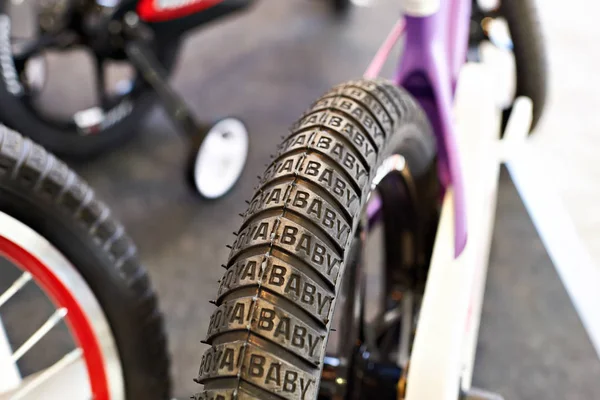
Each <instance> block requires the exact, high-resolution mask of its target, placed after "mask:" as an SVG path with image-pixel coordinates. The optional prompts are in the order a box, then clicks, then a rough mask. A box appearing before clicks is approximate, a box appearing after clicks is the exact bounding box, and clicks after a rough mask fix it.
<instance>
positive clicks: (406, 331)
mask: <svg viewBox="0 0 600 400" xmlns="http://www.w3.org/2000/svg"><path fill="white" fill-rule="evenodd" d="M413 296H414V295H413V293H412V292H411V291H407V292H405V293H404V298H403V299H402V325H401V329H402V332H401V333H400V343H399V349H398V365H399V366H401V367H403V368H404V367H406V365H408V360H409V359H410V344H411V343H412V329H413V308H414V300H413Z"/></svg>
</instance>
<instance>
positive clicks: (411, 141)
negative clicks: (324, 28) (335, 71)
mask: <svg viewBox="0 0 600 400" xmlns="http://www.w3.org/2000/svg"><path fill="white" fill-rule="evenodd" d="M391 154H400V155H402V156H404V158H405V160H406V163H407V166H408V168H409V170H410V173H411V175H412V176H413V177H416V178H419V177H420V176H423V175H425V174H429V173H430V172H431V170H432V168H435V167H434V166H435V163H434V162H433V161H434V158H435V139H434V137H433V135H432V134H431V128H430V126H429V124H428V122H427V120H426V118H425V116H424V113H423V112H422V110H421V109H420V108H419V106H418V105H417V103H416V102H415V101H414V100H413V99H412V98H411V97H410V95H409V94H407V93H406V92H405V91H403V90H402V89H399V88H397V87H395V86H394V85H393V84H392V83H389V82H387V81H382V80H376V81H370V80H359V81H353V82H349V83H346V84H343V85H340V86H337V87H335V88H334V89H332V90H331V91H329V92H328V93H327V94H325V95H324V96H323V97H321V98H320V99H319V100H318V101H317V102H316V103H314V105H313V106H312V108H311V109H310V110H309V111H308V112H307V113H306V114H305V115H304V116H303V117H302V118H301V119H300V120H299V121H298V122H297V123H296V124H295V125H294V126H293V129H292V133H291V134H290V136H289V137H288V138H287V139H286V140H285V141H284V142H283V144H282V145H281V146H280V147H279V151H278V153H277V154H276V157H275V160H274V161H273V162H272V163H271V164H270V165H269V167H268V168H267V170H266V172H265V173H264V175H263V177H262V179H261V180H260V183H259V189H258V191H257V192H256V194H255V195H254V197H253V199H252V201H251V202H250V206H249V208H248V210H247V211H246V213H245V214H244V222H243V224H242V226H241V228H240V230H239V233H238V235H237V239H236V240H235V242H234V244H233V246H232V250H231V253H230V256H229V260H228V262H227V265H226V267H227V272H226V273H225V276H224V277H223V279H221V281H220V284H219V288H218V294H217V299H216V304H217V306H218V308H217V309H216V310H215V311H214V312H213V315H212V317H211V319H210V325H209V328H208V334H207V342H208V343H209V344H210V345H211V347H210V348H209V349H208V350H207V351H206V352H205V354H204V356H203V358H202V362H201V364H200V369H199V375H198V379H197V381H198V382H199V383H202V384H204V391H203V392H202V393H201V394H199V395H197V397H198V398H200V399H214V398H227V399H228V398H238V399H250V398H255V399H275V398H285V399H303V400H309V399H315V398H316V396H317V389H318V386H319V381H320V373H321V366H322V365H323V364H322V363H323V357H324V350H325V343H326V342H327V338H328V333H329V328H330V324H331V319H332V318H331V316H332V312H333V309H334V302H335V298H336V295H337V293H338V290H339V287H340V285H341V282H342V279H341V275H342V274H343V273H344V268H345V266H346V264H347V263H348V262H349V259H350V249H351V247H352V243H353V239H354V238H355V231H356V229H357V226H358V222H359V219H360V216H361V214H362V210H363V207H364V205H365V203H366V199H367V196H368V193H369V192H370V191H371V183H372V181H373V177H374V174H375V172H376V171H377V168H378V166H379V165H380V164H381V162H382V161H383V160H384V159H386V158H387V157H388V156H389V155H391ZM236 392H237V397H235V396H234V395H233V393H236ZM219 396H222V397H219Z"/></svg>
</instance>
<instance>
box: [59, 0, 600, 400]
mask: <svg viewBox="0 0 600 400" xmlns="http://www.w3.org/2000/svg"><path fill="white" fill-rule="evenodd" d="M572 2H574V3H580V5H583V0H573V1H572ZM377 3H378V4H377V7H375V8H367V9H357V10H355V11H356V12H354V13H353V14H352V15H351V16H350V18H349V19H348V20H347V21H344V22H336V21H334V20H332V18H331V15H330V14H328V12H327V10H326V7H325V4H323V2H322V1H317V0H286V1H281V0H262V1H260V2H258V5H257V7H256V8H255V9H254V10H252V11H251V12H250V13H248V14H246V15H243V16H240V17H238V18H235V19H232V20H227V21H225V22H223V23H220V24H218V25H215V26H213V27H210V28H207V29H206V30H205V31H203V32H201V33H198V34H194V35H192V36H190V38H189V39H188V40H187V42H186V45H185V48H184V51H183V54H182V56H181V59H180V62H179V67H178V69H177V72H176V74H175V76H174V78H173V83H174V85H175V87H176V89H178V90H179V91H180V93H182V94H183V96H184V97H185V98H186V99H187V100H188V102H189V104H190V105H191V107H192V108H193V109H194V110H195V111H196V112H197V114H198V115H199V116H200V117H203V118H208V119H214V118H217V117H219V116H223V115H227V114H233V115H237V116H240V117H242V118H243V119H244V120H245V121H246V122H247V124H248V126H249V128H250V131H251V135H252V136H251V137H252V141H251V153H250V159H249V165H248V168H247V170H246V171H245V172H244V175H243V177H242V180H241V181H240V182H239V184H238V185H237V186H236V187H235V189H234V190H233V191H232V192H231V193H230V194H229V195H228V196H226V197H225V198H223V199H220V200H218V201H214V202H207V201H202V200H200V199H199V198H198V197H196V196H195V194H194V193H193V192H192V191H191V190H190V189H189V188H188V187H187V185H186V183H185V179H184V174H183V171H184V169H183V168H184V160H185V157H184V155H185V154H186V147H185V143H184V142H183V141H182V140H179V139H178V138H177V136H176V134H175V132H174V130H173V128H172V127H171V125H170V124H169V123H168V122H167V121H166V119H165V117H164V114H163V112H162V111H161V110H160V109H158V108H157V109H156V110H155V112H153V113H152V115H150V116H149V118H148V119H147V120H146V121H144V123H143V127H142V129H141V130H142V131H143V135H140V136H139V137H138V138H137V139H136V140H134V141H133V142H131V143H130V144H128V145H126V146H124V147H123V148H121V149H119V150H118V151H115V152H114V153H112V154H108V155H106V156H105V157H103V158H101V159H98V160H95V161H93V162H91V163H89V164H87V165H84V166H78V167H77V170H78V171H79V172H80V173H81V174H82V175H83V176H84V177H85V178H86V179H87V180H88V181H89V183H90V184H91V185H92V186H93V187H95V188H96V191H97V192H98V194H99V195H100V196H101V197H102V198H103V199H105V200H106V201H107V202H108V203H109V204H110V205H111V207H112V209H113V211H114V212H115V214H116V215H117V216H118V217H119V218H121V219H122V221H123V222H124V224H125V226H126V227H127V228H128V231H129V233H130V234H131V235H132V236H133V238H134V240H135V241H136V243H137V244H138V247H139V250H140V254H141V258H142V260H143V262H144V263H145V265H146V266H147V268H148V269H149V270H150V273H151V276H152V278H153V280H154V283H155V286H156V288H157V290H158V292H159V294H160V299H161V303H162V308H163V310H164V311H165V315H166V321H167V326H168V330H169V337H170V346H171V352H172V354H173V378H174V382H175V393H174V394H175V395H176V396H180V397H181V398H184V397H188V396H189V395H190V394H191V393H193V392H194V391H197V389H198V387H197V385H196V384H194V383H193V382H192V378H193V377H194V376H195V375H196V372H197V368H198V365H199V361H200V358H201V355H202V352H203V351H204V349H205V346H204V345H202V344H200V340H201V339H203V337H204V335H205V333H206V329H207V322H208V318H209V315H210V312H211V311H212V306H210V305H209V304H208V300H209V299H211V298H212V297H213V296H214V294H215V292H216V287H215V283H216V281H217V279H219V278H220V277H221V274H222V269H221V268H219V265H220V264H221V263H222V262H223V261H224V260H225V259H226V256H227V253H228V252H227V249H226V248H225V244H228V243H230V242H231V241H232V240H233V236H232V234H231V232H233V231H234V230H235V229H237V228H238V225H239V223H240V218H239V217H238V215H237V214H238V213H239V212H241V211H243V210H244V209H245V204H244V200H245V199H247V198H248V197H249V196H250V195H251V194H252V188H253V186H254V184H255V183H256V175H258V174H259V173H260V172H262V170H263V169H264V163H265V162H267V160H268V156H269V155H270V154H271V153H272V152H273V150H274V149H275V146H276V144H277V142H278V141H279V137H280V136H281V135H282V134H285V133H286V132H287V128H288V127H289V126H290V124H291V123H292V122H293V121H294V120H295V119H296V118H297V117H298V116H299V115H300V114H301V113H302V112H303V111H304V109H305V108H306V107H307V106H308V105H309V104H310V103H311V102H312V101H313V100H314V99H315V98H316V97H317V96H319V95H320V94H321V93H322V92H324V91H325V90H327V88H328V87H330V86H332V85H333V84H336V83H339V82H341V81H343V80H346V79H349V78H354V77H357V76H360V74H361V73H362V72H363V70H364V68H365V66H366V64H367V62H368V60H369V59H370V57H371V56H372V55H373V54H374V52H375V50H376V48H377V46H378V45H379V43H380V41H381V40H382V39H383V37H384V36H385V35H386V34H387V29H388V28H389V27H391V25H392V24H393V22H394V20H395V16H396V14H397V12H396V10H397V1H396V0H379V1H378V2H377ZM569 4H571V3H569ZM586 6H587V3H586ZM594 7H597V6H594ZM578 10H579V8H575V7H568V8H566V9H565V8H564V7H559V6H558V5H555V4H544V9H543V14H542V16H543V19H544V22H546V25H547V28H548V29H547V30H548V31H549V41H550V42H549V43H550V46H551V50H552V51H551V61H552V67H553V77H554V78H555V79H554V80H553V81H552V99H551V103H550V107H549V112H548V114H547V115H548V117H547V118H546V119H545V120H544V121H543V123H542V126H541V127H540V129H539V132H538V133H539V135H538V136H537V137H536V139H535V140H536V142H538V143H539V146H540V148H543V149H544V150H545V151H546V152H547V153H548V154H550V155H552V156H553V157H554V159H555V160H557V161H556V162H557V163H559V165H560V166H561V167H560V168H553V169H551V170H550V171H551V172H552V173H556V174H557V177H558V178H559V179H557V181H558V182H560V184H561V185H562V186H561V187H560V188H559V189H560V190H561V194H562V195H563V196H564V198H565V200H566V202H567V206H568V207H569V210H570V211H571V212H572V214H573V216H574V218H575V222H576V224H577V227H578V229H579V230H580V232H581V233H582V234H583V237H584V240H585V242H586V243H587V244H588V245H590V246H591V247H594V244H595V243H596V240H600V239H597V237H598V235H597V234H596V232H600V216H596V214H598V213H594V212H593V211H592V210H593V209H594V207H593V205H595V204H597V200H600V191H597V190H595V188H594V189H592V187H593V185H592V184H593V183H594V180H593V178H594V177H595V176H598V175H599V174H600V169H599V168H600V166H599V164H598V163H596V162H593V161H595V158H593V157H594V153H593V151H592V150H591V149H592V148H594V144H595V143H596V142H598V141H599V140H600V139H598V135H594V134H593V133H592V126H594V125H593V124H594V122H598V121H596V119H597V118H600V117H598V116H597V115H598V114H597V113H594V112H592V111H591V110H594V111H595V110H596V109H597V107H596V106H597V104H596V103H597V99H598V97H597V96H595V97H594V94H595V93H599V91H600V80H598V78H597V77H596V76H595V75H594V72H595V70H596V69H597V67H598V61H599V60H598V55H597V54H594V53H592V52H586V51H585V48H583V47H582V46H583V44H584V43H590V42H592V41H593V39H594V38H598V39H600V37H599V36H600V28H596V27H595V26H596V25H593V24H592V20H591V18H593V17H592V13H587V12H586V13H585V15H583V13H580V12H578ZM580 14H581V15H580ZM588 15H589V16H588ZM596 15H597V14H596ZM580 18H581V19H580ZM588 19H590V21H589V24H588V23H587V21H588ZM590 36H593V37H590ZM388 67H389V66H388ZM71 68H73V71H74V72H75V71H76V70H77V68H76V67H71ZM558 77H561V79H558ZM562 77H565V78H564V79H562ZM584 79H585V80H584ZM565 149H569V151H572V152H577V153H576V154H577V156H569V155H568V154H567V152H566V150H565ZM571 154H573V153H571ZM573 176H575V177H576V178H573ZM565 177H569V179H566V180H565V179H562V180H561V179H560V178H565ZM598 215H600V214H598ZM496 224H497V226H496V231H495V240H494V243H493V247H492V254H491V266H490V271H489V279H488V284H487V296H486V300H485V303H484V314H483V319H482V330H481V336H480V342H479V349H478V356H477V365H476V370H475V377H474V383H475V384H476V385H478V386H482V387H484V388H486V389H491V390H496V391H499V392H501V393H502V394H503V395H504V396H505V397H506V399H521V400H528V399H557V400H559V399H569V400H571V399H573V400H577V399H581V400H590V399H600V362H599V361H598V359H597V357H596V355H595V353H594V350H593V348H592V346H591V344H590V342H589V339H588V338H587V336H586V334H585V331H584V330H583V328H582V325H581V323H580V321H579V319H578V317H577V314H576V313H575V311H574V309H573V306H572V305H571V303H570V301H569V298H568V296H567V295H566V293H565V291H564V289H563V287H562V285H561V283H560V280H559V279H558V276H557V275H556V273H555V270H554V268H553V265H552V263H551V261H550V260H549V258H548V256H547V255H546V253H545V251H544V248H543V246H542V244H541V242H540V241H539V239H538V238H537V235H536V233H535V229H534V227H533V226H532V224H531V223H530V222H529V219H528V217H527V214H526V212H525V210H524V208H523V206H522V204H521V202H520V200H519V198H518V195H517V193H516V191H515V190H514V187H513V186H512V184H511V182H510V178H509V177H508V175H507V174H506V173H503V174H502V177H501V185H500V197H499V200H498V214H497V222H496ZM595 247H598V246H595ZM598 248H599V249H600V247H598ZM595 251H596V252H597V254H595V259H596V260H600V252H599V251H600V250H595Z"/></svg>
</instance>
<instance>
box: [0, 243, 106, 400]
mask: <svg viewBox="0 0 600 400" xmlns="http://www.w3.org/2000/svg"><path fill="white" fill-rule="evenodd" d="M0 254H2V255H4V256H5V257H6V258H7V259H8V260H10V261H11V262H13V263H14V264H16V265H17V266H18V267H20V268H21V269H23V270H25V271H27V272H29V273H30V274H31V275H32V276H33V279H34V280H35V281H36V283H38V284H39V285H40V287H41V288H42V289H43V290H44V292H45V293H46V294H47V295H48V296H49V297H50V299H51V300H52V301H53V302H54V304H55V305H58V306H59V307H61V308H63V307H64V308H66V309H67V310H68V313H67V316H66V322H67V325H68V326H69V329H70V330H71V332H72V333H73V334H74V336H75V341H76V343H77V345H78V346H79V347H80V348H81V349H82V351H83V356H84V359H85V364H86V367H87V370H88V377H89V379H90V384H91V389H92V398H93V399H94V400H109V399H110V395H109V392H108V382H107V377H106V371H105V367H104V359H103V357H102V352H101V350H100V345H99V344H98V339H97V338H96V335H95V334H94V331H93V329H92V325H91V324H90V321H89V320H88V318H87V316H86V315H85V313H84V312H83V310H82V309H81V307H80V306H79V303H78V302H77V299H76V298H75V296H73V294H72V293H71V292H70V291H69V290H68V289H67V288H66V287H65V285H63V283H62V282H61V281H60V280H59V279H58V278H57V277H56V276H55V275H54V274H53V273H52V271H50V269H48V267H47V266H46V265H44V264H43V263H42V262H40V261H39V260H38V259H37V258H35V257H34V256H33V255H31V254H30V253H29V252H28V251H27V250H25V249H23V248H22V247H20V246H18V245H16V244H15V243H13V242H11V241H10V240H8V239H6V238H5V237H2V236H0Z"/></svg>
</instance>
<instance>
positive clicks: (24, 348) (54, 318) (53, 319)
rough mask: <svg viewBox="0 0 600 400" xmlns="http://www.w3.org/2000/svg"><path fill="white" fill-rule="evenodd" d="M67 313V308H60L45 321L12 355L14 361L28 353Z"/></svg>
mask: <svg viewBox="0 0 600 400" xmlns="http://www.w3.org/2000/svg"><path fill="white" fill-rule="evenodd" d="M65 315H67V309H66V308H59V309H58V310H56V311H55V312H54V314H52V315H51V316H50V318H48V320H46V322H44V324H43V325H42V326H41V327H40V328H39V329H38V330H37V331H35V333H34V334H33V335H31V337H30V338H29V339H27V340H26V341H25V343H23V344H22V345H21V347H19V348H18V349H17V351H15V352H14V353H13V355H12V356H11V357H10V359H11V361H12V362H17V361H18V360H19V359H20V358H21V357H23V355H24V354H25V353H27V352H28V351H29V350H30V349H31V348H32V347H33V346H35V344H36V343H37V342H39V341H40V340H41V339H42V338H43V337H44V336H46V334H47V333H48V332H50V330H51V329H52V328H54V327H55V326H56V324H58V323H59V322H60V321H62V319H63V318H64V317H65Z"/></svg>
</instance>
